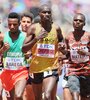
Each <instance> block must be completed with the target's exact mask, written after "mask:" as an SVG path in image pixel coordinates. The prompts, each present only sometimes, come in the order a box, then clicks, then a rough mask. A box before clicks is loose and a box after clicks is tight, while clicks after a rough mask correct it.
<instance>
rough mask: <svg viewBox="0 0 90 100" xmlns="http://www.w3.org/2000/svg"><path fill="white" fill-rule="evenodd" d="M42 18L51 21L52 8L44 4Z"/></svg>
mask: <svg viewBox="0 0 90 100" xmlns="http://www.w3.org/2000/svg"><path fill="white" fill-rule="evenodd" d="M40 17H41V20H43V21H50V20H51V9H50V8H49V7H47V6H44V8H42V10H41V12H40Z"/></svg>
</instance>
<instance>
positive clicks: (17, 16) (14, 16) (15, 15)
mask: <svg viewBox="0 0 90 100" xmlns="http://www.w3.org/2000/svg"><path fill="white" fill-rule="evenodd" d="M8 18H16V19H18V22H20V15H19V14H18V13H16V12H11V13H9V15H8Z"/></svg>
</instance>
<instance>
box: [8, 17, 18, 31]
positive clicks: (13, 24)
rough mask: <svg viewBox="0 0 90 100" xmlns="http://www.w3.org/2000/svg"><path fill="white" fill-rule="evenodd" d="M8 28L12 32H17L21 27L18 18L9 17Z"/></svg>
mask: <svg viewBox="0 0 90 100" xmlns="http://www.w3.org/2000/svg"><path fill="white" fill-rule="evenodd" d="M8 28H9V30H10V32H11V33H16V32H17V31H18V29H19V21H18V19H16V18H9V19H8Z"/></svg>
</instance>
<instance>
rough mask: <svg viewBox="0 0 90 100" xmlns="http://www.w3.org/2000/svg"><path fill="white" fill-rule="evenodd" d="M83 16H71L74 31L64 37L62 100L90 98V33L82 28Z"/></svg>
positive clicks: (79, 14)
mask: <svg viewBox="0 0 90 100" xmlns="http://www.w3.org/2000/svg"><path fill="white" fill-rule="evenodd" d="M84 25H85V16H84V15H83V14H81V13H77V14H76V15H75V16H74V18H73V27H74V31H72V32H70V34H68V36H67V37H66V39H65V41H66V45H67V49H66V50H64V49H62V47H61V48H60V51H61V50H62V51H63V52H64V53H66V54H67V55H68V60H69V62H68V64H69V67H68V70H67V73H66V75H65V77H64V80H65V81H64V87H63V88H64V100H67V98H68V97H71V98H68V100H79V99H80V96H81V100H89V99H90V75H89V74H90V68H89V67H90V65H89V64H90V57H89V56H90V47H89V43H90V33H89V32H86V31H85V30H83V27H84Z"/></svg>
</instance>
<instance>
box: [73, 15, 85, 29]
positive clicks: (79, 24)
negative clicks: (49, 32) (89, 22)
mask: <svg viewBox="0 0 90 100" xmlns="http://www.w3.org/2000/svg"><path fill="white" fill-rule="evenodd" d="M84 25H85V18H84V17H83V16H82V15H76V16H75V17H74V19H73V27H74V29H75V30H82V28H83V26H84Z"/></svg>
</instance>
